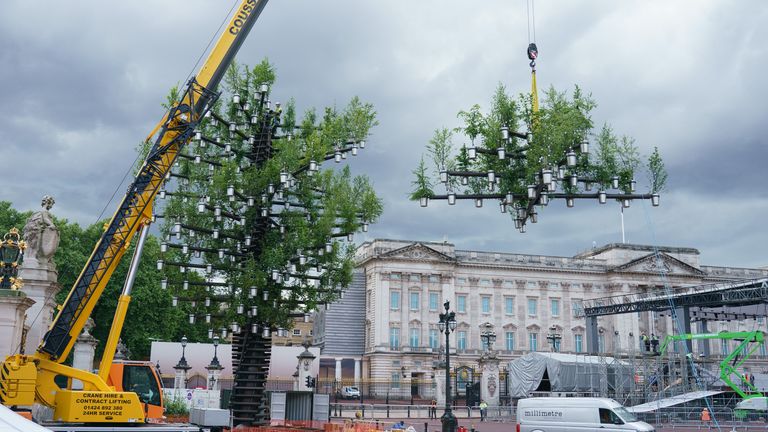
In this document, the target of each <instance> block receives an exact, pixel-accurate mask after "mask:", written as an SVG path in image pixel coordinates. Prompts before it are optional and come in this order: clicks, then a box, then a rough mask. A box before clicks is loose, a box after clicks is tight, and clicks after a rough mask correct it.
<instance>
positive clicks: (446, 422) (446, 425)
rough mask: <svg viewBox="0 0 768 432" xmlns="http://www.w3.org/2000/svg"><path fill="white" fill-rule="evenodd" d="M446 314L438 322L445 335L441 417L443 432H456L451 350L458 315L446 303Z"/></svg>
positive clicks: (448, 303) (449, 303)
mask: <svg viewBox="0 0 768 432" xmlns="http://www.w3.org/2000/svg"><path fill="white" fill-rule="evenodd" d="M443 307H444V308H445V313H441V314H440V322H438V324H437V325H438V328H439V329H440V332H441V333H445V412H443V415H442V416H441V417H440V422H441V423H442V424H443V429H442V432H456V427H457V426H458V421H457V420H456V416H455V415H453V412H452V411H451V349H450V334H451V333H453V331H454V330H456V313H455V312H448V309H450V307H451V302H450V301H446V302H445V303H443Z"/></svg>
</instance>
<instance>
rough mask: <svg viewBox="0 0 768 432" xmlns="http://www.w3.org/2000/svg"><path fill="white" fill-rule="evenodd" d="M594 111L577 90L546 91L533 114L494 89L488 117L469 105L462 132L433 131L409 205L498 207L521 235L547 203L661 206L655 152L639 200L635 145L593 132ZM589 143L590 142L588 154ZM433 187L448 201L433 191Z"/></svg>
mask: <svg viewBox="0 0 768 432" xmlns="http://www.w3.org/2000/svg"><path fill="white" fill-rule="evenodd" d="M595 106H596V105H595V102H594V101H593V100H592V98H591V97H589V96H588V95H585V94H584V93H583V92H582V91H581V89H580V88H579V87H575V89H574V90H573V92H572V93H571V94H570V95H567V94H566V93H561V92H557V91H556V90H554V89H553V88H550V89H549V90H548V91H547V92H546V93H545V94H544V98H543V101H542V104H541V107H540V109H539V110H537V111H535V110H534V109H533V104H532V98H531V96H530V95H520V96H519V97H518V98H517V99H514V98H512V97H511V96H509V95H508V94H507V93H506V91H505V89H504V87H503V86H501V85H499V86H498V87H497V89H496V92H495V93H494V95H493V98H492V100H491V104H490V110H489V111H488V112H487V113H483V112H482V110H481V108H480V106H479V105H474V106H472V108H471V109H470V110H469V111H461V112H459V114H458V117H459V119H461V120H462V122H463V125H462V126H459V127H457V128H456V129H453V130H448V129H445V128H442V129H438V130H436V131H435V135H434V137H433V138H432V139H431V140H430V142H429V143H428V144H427V152H428V153H429V155H430V159H431V160H432V164H433V169H432V170H431V171H430V170H428V169H427V168H426V166H425V164H424V159H423V158H422V160H421V162H420V163H419V165H418V167H417V169H416V170H415V171H414V174H415V179H414V181H413V185H414V188H413V190H412V193H411V199H412V200H419V201H421V205H422V206H426V205H427V204H428V202H429V200H430V199H446V200H448V202H449V204H454V203H455V202H456V200H457V199H472V200H474V201H475V204H476V206H478V207H479V206H482V204H483V200H485V199H493V200H498V201H499V205H500V208H501V211H502V212H507V211H509V213H510V215H511V217H512V218H513V220H514V221H515V226H516V227H517V228H518V229H520V230H521V231H523V232H524V231H525V224H526V223H527V222H528V221H530V222H533V223H535V222H536V221H537V219H538V218H537V216H538V214H537V211H536V208H535V207H534V206H535V205H541V206H545V205H547V203H548V202H549V200H550V199H565V200H566V203H567V205H568V207H573V206H574V203H575V200H576V199H581V198H594V199H598V200H599V201H600V203H605V202H606V200H607V199H615V200H618V201H620V202H622V205H624V206H625V207H628V206H629V205H630V202H631V201H632V200H633V199H651V200H652V201H653V205H658V202H659V201H658V200H659V197H658V192H660V191H661V190H662V189H663V188H664V184H665V182H666V177H667V175H666V172H665V171H664V164H663V162H662V161H661V157H660V155H659V153H658V150H654V152H653V154H652V155H651V156H650V158H649V161H648V164H647V172H648V173H649V179H648V186H649V190H650V193H648V194H636V193H635V189H636V185H637V181H636V180H635V172H636V170H637V168H639V167H640V165H641V164H640V156H639V151H638V149H637V147H636V145H635V142H634V140H633V139H632V138H630V137H627V136H617V135H616V134H615V133H614V132H613V130H612V129H611V127H610V126H608V125H605V126H603V127H602V128H600V129H599V130H597V131H596V130H595V128H594V124H593V122H592V119H591V112H592V110H593V109H594V108H595ZM461 136H463V137H465V138H468V139H469V146H467V145H466V144H465V145H464V146H462V147H461V148H459V149H458V150H457V149H456V148H455V145H454V142H453V140H454V138H456V137H461ZM590 140H591V141H593V142H594V143H595V145H594V146H593V147H594V151H592V152H591V153H590V145H589V141H590ZM438 183H442V184H443V185H444V187H445V190H446V193H445V194H443V195H438V194H436V193H435V192H434V190H433V189H434V186H433V185H435V184H438ZM593 188H596V189H597V190H596V191H594V192H592V190H593ZM609 190H614V191H615V192H614V193H608V191H609Z"/></svg>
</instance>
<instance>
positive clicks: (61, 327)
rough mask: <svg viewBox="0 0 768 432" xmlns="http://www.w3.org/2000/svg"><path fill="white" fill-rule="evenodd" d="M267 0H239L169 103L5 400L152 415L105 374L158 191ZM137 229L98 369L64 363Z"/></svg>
mask: <svg viewBox="0 0 768 432" xmlns="http://www.w3.org/2000/svg"><path fill="white" fill-rule="evenodd" d="M267 1H268V0H242V1H241V3H240V6H239V8H238V9H237V12H236V13H235V14H234V16H233V17H232V18H231V19H230V21H229V25H228V26H227V27H225V29H224V31H223V33H222V34H221V35H220V36H219V39H218V41H217V43H216V45H215V46H214V48H213V50H211V52H210V54H209V55H208V58H207V59H206V61H205V63H204V64H203V66H202V67H201V68H200V71H199V72H198V74H197V75H196V76H195V77H194V78H192V79H191V80H190V81H189V82H188V83H187V85H186V88H185V90H184V92H183V96H182V97H181V100H180V101H179V102H178V103H176V104H175V105H174V106H173V107H171V108H170V110H169V111H168V112H167V113H166V114H165V115H164V117H163V119H162V120H161V121H160V122H158V124H157V125H156V126H155V127H154V129H153V130H152V132H151V133H150V134H149V136H148V137H147V141H149V140H151V139H152V137H154V136H155V135H156V138H155V140H154V145H153V146H152V148H151V149H150V151H149V154H148V155H147V157H146V159H145V161H144V164H143V165H142V167H141V169H140V171H139V172H138V174H137V175H136V178H135V179H134V181H133V183H132V184H131V185H130V187H129V188H128V191H127V193H126V195H125V197H124V198H123V200H122V202H121V203H120V206H119V207H118V209H117V211H116V212H115V214H114V215H113V216H112V219H111V220H110V222H109V223H108V224H106V226H105V231H104V233H103V234H102V236H101V239H100V240H99V242H98V243H97V244H96V247H95V248H94V250H93V252H92V254H91V256H90V258H89V259H88V261H87V262H86V264H85V267H84V268H83V270H82V272H81V273H80V275H79V276H78V278H77V281H76V282H75V284H74V286H73V287H72V289H71V291H70V292H69V295H68V296H67V299H66V300H65V301H64V303H63V305H62V306H61V307H60V309H59V312H58V314H57V316H56V318H55V319H54V321H53V323H52V324H51V327H50V329H49V330H48V332H47V333H46V334H45V336H44V338H43V341H42V342H41V344H40V346H39V347H38V349H37V351H36V352H35V353H34V354H31V355H23V354H16V355H12V356H9V357H8V358H7V359H6V360H5V362H4V363H3V364H2V367H0V400H1V401H2V403H3V404H4V405H7V406H26V405H32V404H34V403H41V404H43V405H46V406H49V407H52V408H53V409H54V420H56V421H63V422H84V423H90V422H93V423H100V422H101V423H134V422H144V421H146V419H147V418H146V417H147V416H146V409H147V407H146V406H143V405H142V403H141V401H140V400H139V398H138V395H137V394H136V393H134V392H130V391H115V388H114V387H112V386H109V385H108V384H107V377H108V374H109V370H110V366H111V364H112V361H113V358H114V352H115V347H116V346H117V341H118V339H119V336H120V332H121V331H122V326H123V322H124V321H125V315H126V312H127V309H128V305H129V303H130V291H131V285H132V284H133V278H134V277H135V270H136V268H135V266H136V265H137V264H138V262H139V259H140V257H141V251H142V246H143V243H144V241H143V240H144V238H145V237H146V232H147V229H148V227H149V224H150V223H151V221H152V207H153V203H154V200H155V196H156V195H157V193H158V191H159V190H160V187H161V185H162V184H163V182H164V181H165V180H166V178H167V175H168V174H169V173H170V170H171V167H172V166H173V163H174V161H175V160H176V157H177V156H178V155H179V153H180V151H181V150H182V148H183V147H184V146H185V145H186V144H187V143H188V142H189V141H190V140H191V138H192V136H193V133H194V130H195V128H196V127H197V125H198V123H199V122H200V120H201V119H202V118H203V116H204V115H205V114H206V112H208V110H210V108H211V107H212V106H213V104H214V102H215V101H216V99H217V98H218V93H217V92H216V89H217V87H218V84H219V83H220V82H221V80H222V78H223V76H224V74H225V72H226V70H227V68H228V67H229V66H230V64H231V63H232V60H233V58H234V57H235V55H236V53H237V52H238V50H239V49H240V47H241V46H242V44H243V41H244V40H245V38H246V37H247V35H248V33H249V31H250V29H251V28H252V27H253V24H254V23H255V22H256V20H257V19H258V17H259V15H260V14H261V12H262V10H263V9H264V7H265V6H266V4H267ZM137 232H140V235H139V242H138V244H137V247H136V251H135V255H134V257H133V260H132V265H131V270H130V271H129V275H128V278H127V279H126V283H125V286H124V287H123V291H122V293H121V295H120V298H119V301H118V306H117V309H116V311H115V319H114V320H113V322H112V327H111V328H110V334H109V338H108V340H107V345H106V347H105V352H104V357H103V358H102V361H101V364H100V368H99V369H100V371H99V374H98V375H97V374H93V373H90V372H87V371H83V370H79V369H75V368H72V367H69V366H66V365H63V364H62V362H63V361H64V360H66V359H67V357H68V355H69V353H70V352H71V350H72V348H73V346H74V343H75V339H76V338H77V336H78V335H79V334H80V332H81V331H82V329H83V326H84V325H85V323H86V320H87V319H88V317H89V316H90V315H91V312H92V311H93V308H94V307H95V305H96V303H97V301H98V300H99V298H100V297H101V295H102V293H103V292H104V288H105V287H106V285H107V283H108V282H109V280H110V278H111V276H112V274H113V272H114V270H115V269H116V268H117V266H118V264H119V263H120V260H121V259H122V257H123V255H124V254H125V252H126V251H127V250H128V248H129V246H130V242H131V240H132V239H133V237H134V236H135V235H136V233H137ZM57 376H63V377H66V378H67V381H68V383H69V384H68V385H67V388H60V387H59V386H58V385H57V384H56V382H55V381H54V378H56V377H57ZM75 379H76V380H79V381H81V382H82V383H83V390H81V391H77V390H72V389H71V382H72V380H75Z"/></svg>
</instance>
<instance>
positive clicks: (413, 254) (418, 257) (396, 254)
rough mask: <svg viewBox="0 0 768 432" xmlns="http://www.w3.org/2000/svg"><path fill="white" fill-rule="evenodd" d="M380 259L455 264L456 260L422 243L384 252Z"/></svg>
mask: <svg viewBox="0 0 768 432" xmlns="http://www.w3.org/2000/svg"><path fill="white" fill-rule="evenodd" d="M379 258H381V259H402V260H409V261H434V262H442V263H445V262H451V263H453V262H456V259H455V258H453V257H451V256H448V255H446V254H444V253H442V252H439V251H436V250H434V249H432V248H431V247H429V246H425V245H423V244H422V243H412V244H410V245H408V246H405V247H402V248H399V249H394V250H391V251H389V252H385V253H383V254H381V255H380V256H379Z"/></svg>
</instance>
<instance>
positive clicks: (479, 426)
mask: <svg viewBox="0 0 768 432" xmlns="http://www.w3.org/2000/svg"><path fill="white" fill-rule="evenodd" d="M440 414H441V413H439V412H438V415H440ZM345 420H347V419H344V418H334V419H333V422H343V421H345ZM400 420H402V421H403V422H404V423H405V425H406V426H413V428H414V429H416V432H441V424H440V419H436V420H435V419H432V420H430V419H421V418H419V419H417V418H402V419H401V418H381V419H379V421H380V422H381V423H380V424H382V425H383V427H384V428H386V429H388V428H389V427H390V426H392V425H393V424H395V423H397V422H398V421H400ZM458 421H459V426H463V427H465V428H467V430H468V431H471V430H472V429H473V428H474V429H475V432H514V430H515V423H514V422H512V421H487V422H481V421H480V418H459V419H458ZM656 430H657V431H658V432H673V431H676V432H705V431H717V432H731V431H732V430H734V429H733V427H732V426H731V425H725V424H722V425H720V427H719V429H718V427H716V426H714V425H713V426H710V427H707V426H699V425H691V426H681V425H676V426H674V427H672V426H669V425H667V426H664V427H656ZM735 430H736V431H738V432H742V431H746V432H752V431H754V432H757V431H768V424H766V423H754V424H752V426H751V427H744V426H738V427H736V429H735Z"/></svg>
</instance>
